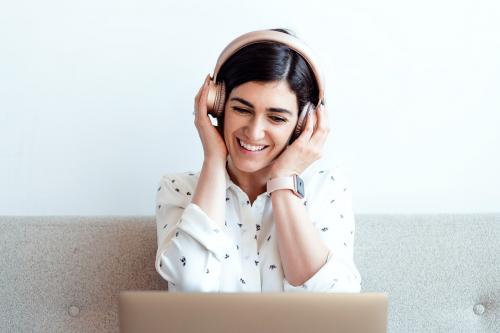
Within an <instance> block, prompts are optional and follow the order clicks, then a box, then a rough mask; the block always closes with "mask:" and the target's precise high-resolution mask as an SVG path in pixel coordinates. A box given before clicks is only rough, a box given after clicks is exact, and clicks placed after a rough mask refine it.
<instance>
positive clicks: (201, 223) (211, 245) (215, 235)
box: [177, 202, 234, 261]
mask: <svg viewBox="0 0 500 333" xmlns="http://www.w3.org/2000/svg"><path fill="white" fill-rule="evenodd" d="M177 228H178V229H179V230H182V231H184V232H185V233H186V234H188V235H189V236H191V237H192V238H194V239H195V240H196V241H198V242H199V243H200V244H201V245H202V246H203V247H205V248H206V249H207V250H208V251H211V252H212V253H213V254H214V256H215V257H216V258H217V260H219V261H222V260H223V259H224V256H225V255H226V253H228V251H230V249H232V248H233V247H234V246H233V241H232V240H231V239H230V238H229V237H228V235H227V234H226V233H225V230H221V229H220V228H219V226H218V225H217V224H216V223H215V221H214V220H212V218H210V217H209V216H208V215H207V214H206V213H205V212H204V211H203V210H202V209H201V208H200V206H198V205H197V204H195V203H192V202H191V203H189V204H188V205H187V206H186V208H185V210H184V213H183V214H182V218H181V219H180V221H179V222H178V224H177Z"/></svg>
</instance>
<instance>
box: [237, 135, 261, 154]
mask: <svg viewBox="0 0 500 333" xmlns="http://www.w3.org/2000/svg"><path fill="white" fill-rule="evenodd" d="M236 141H237V142H238V147H240V149H241V150H242V151H244V152H246V153H259V152H262V151H264V150H266V149H267V147H269V145H265V146H264V148H262V149H260V150H248V149H246V148H245V147H243V146H242V145H241V143H240V141H241V140H240V139H239V138H236ZM252 146H253V145H252ZM255 146H259V145H255Z"/></svg>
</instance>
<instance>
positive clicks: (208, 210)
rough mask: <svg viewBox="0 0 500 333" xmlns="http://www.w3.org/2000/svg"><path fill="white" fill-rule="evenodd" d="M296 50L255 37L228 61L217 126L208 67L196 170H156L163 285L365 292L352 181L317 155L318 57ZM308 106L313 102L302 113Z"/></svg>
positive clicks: (198, 103)
mask: <svg viewBox="0 0 500 333" xmlns="http://www.w3.org/2000/svg"><path fill="white" fill-rule="evenodd" d="M266 31H274V32H273V34H277V35H280V36H283V35H282V34H287V35H286V38H288V39H290V38H291V37H293V38H296V36H295V35H293V34H292V33H290V32H289V31H287V30H285V29H271V30H266ZM290 36H291V37H290ZM278 37H279V36H278ZM297 40H298V39H297ZM230 45H231V44H230ZM297 50H298V48H295V49H294V48H292V47H290V46H289V45H286V44H283V43H277V42H274V43H269V42H254V43H252V44H249V45H246V46H244V47H243V48H241V49H239V50H237V51H235V52H234V54H232V55H231V56H230V57H229V58H228V59H227V60H226V61H224V63H223V64H222V65H221V66H220V68H219V70H218V71H217V72H216V74H217V80H216V81H217V82H216V83H219V84H224V86H223V89H222V90H223V94H224V93H225V95H222V96H223V97H222V98H223V100H222V101H223V102H224V104H222V108H223V114H222V115H221V116H220V117H219V118H217V119H218V124H217V126H213V125H212V122H211V120H210V118H209V117H208V114H209V112H210V110H209V108H208V107H207V95H208V92H209V87H210V85H213V82H212V81H211V78H210V75H208V76H207V78H206V79H205V82H204V84H203V86H202V87H201V88H200V90H199V92H198V94H197V95H196V97H195V121H194V122H195V125H196V128H197V130H198V133H199V136H200V139H201V142H202V145H203V151H204V161H203V166H202V169H201V171H200V172H198V173H191V172H190V173H187V172H185V173H177V174H167V175H164V176H163V177H162V178H161V180H160V182H159V187H158V191H157V196H156V199H157V200H156V222H157V236H158V251H157V255H156V264H155V266H156V270H157V271H158V273H159V274H160V275H161V276H162V277H163V278H164V279H165V280H166V281H168V290H169V291H190V292H196V291H202V292H277V291H285V292H287V291H299V292H300V291H313V292H359V291H360V290H361V278H360V275H359V272H358V270H357V268H356V266H355V264H354V262H353V240H354V215H353V212H352V206H351V191H350V187H349V186H348V185H347V183H346V181H345V177H343V176H342V175H341V174H340V173H339V171H338V170H334V169H328V170H326V169H324V170H323V169H321V170H320V169H318V168H317V167H315V165H314V164H313V163H314V162H315V161H317V160H319V159H320V158H321V157H322V155H323V145H324V143H325V140H326V138H327V135H328V132H329V127H328V115H327V111H326V108H325V107H324V106H323V105H321V104H320V99H321V98H322V96H321V93H320V94H318V92H319V91H322V88H321V87H322V86H321V84H320V82H321V81H319V77H318V75H315V74H314V73H316V74H317V72H316V71H314V68H315V67H314V65H313V64H312V63H311V62H309V63H308V61H307V59H308V57H307V56H306V55H305V53H302V55H301V53H300V52H297ZM225 96H227V98H225ZM210 105H211V104H210ZM311 105H319V107H317V109H316V110H315V112H306V111H307V110H310V106H311ZM308 107H309V109H308ZM305 114H308V116H307V119H305V120H304V122H305V123H304V122H302V121H301V120H300V117H301V115H302V116H304V115H305ZM299 125H301V126H302V127H300V133H299V134H300V135H298V136H297V135H294V133H295V132H294V131H295V130H296V129H297V128H299ZM295 134H297V133H295ZM292 180H293V187H290V186H282V185H283V184H284V183H286V182H291V181H292ZM280 181H283V183H280ZM302 182H303V184H304V187H305V188H301V186H300V185H302ZM290 184H291V183H290ZM304 190H305V193H304Z"/></svg>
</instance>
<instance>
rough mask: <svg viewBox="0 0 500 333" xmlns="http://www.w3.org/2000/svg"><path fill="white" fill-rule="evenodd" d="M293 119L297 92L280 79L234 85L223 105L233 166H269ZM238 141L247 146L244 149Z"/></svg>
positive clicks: (287, 136)
mask: <svg viewBox="0 0 500 333" xmlns="http://www.w3.org/2000/svg"><path fill="white" fill-rule="evenodd" d="M297 119H298V109H297V96H296V95H295V93H294V92H293V91H292V90H291V89H290V88H289V86H288V83H287V82H286V81H284V80H283V81H273V82H257V81H250V82H246V83H244V84H241V85H239V86H238V87H236V88H234V89H233V90H232V91H231V93H230V94H229V96H228V98H227V101H226V104H225V108H224V140H225V142H226V146H227V149H228V153H229V155H230V157H231V160H232V161H233V163H234V166H235V167H236V168H237V169H239V170H241V171H243V172H249V173H252V172H256V171H258V170H261V169H263V168H266V167H268V166H271V165H272V163H273V161H274V160H275V159H276V158H277V157H278V156H279V155H280V153H281V152H282V151H283V150H284V149H285V148H286V147H287V144H288V141H289V140H290V137H291V135H292V132H293V130H294V128H295V125H296V123H297ZM240 141H242V142H243V144H246V145H251V146H250V147H249V146H247V147H246V148H247V149H248V150H247V149H245V148H243V147H242V146H241V145H240ZM262 146H265V147H264V148H263V149H259V148H262ZM256 149H257V150H256ZM250 150H252V151H250Z"/></svg>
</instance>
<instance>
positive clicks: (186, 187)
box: [156, 171, 200, 207]
mask: <svg viewBox="0 0 500 333" xmlns="http://www.w3.org/2000/svg"><path fill="white" fill-rule="evenodd" d="M199 176H200V172H191V171H185V172H173V173H166V174H164V175H162V176H161V178H160V180H159V181H158V184H157V185H158V189H157V194H156V199H157V202H160V203H161V202H162V203H172V204H176V205H180V206H183V207H185V206H186V205H187V204H188V203H189V202H190V201H191V198H192V196H193V193H194V190H195V189H196V185H197V183H198V179H199Z"/></svg>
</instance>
